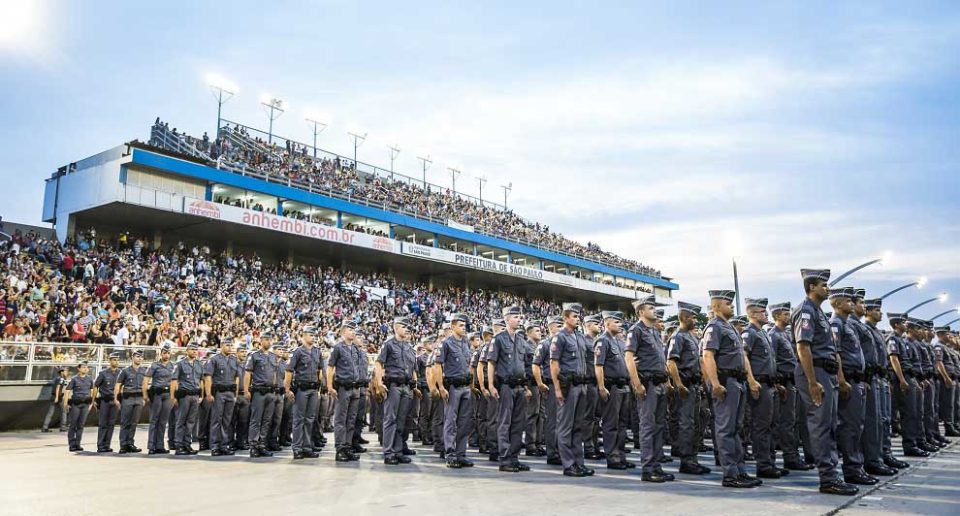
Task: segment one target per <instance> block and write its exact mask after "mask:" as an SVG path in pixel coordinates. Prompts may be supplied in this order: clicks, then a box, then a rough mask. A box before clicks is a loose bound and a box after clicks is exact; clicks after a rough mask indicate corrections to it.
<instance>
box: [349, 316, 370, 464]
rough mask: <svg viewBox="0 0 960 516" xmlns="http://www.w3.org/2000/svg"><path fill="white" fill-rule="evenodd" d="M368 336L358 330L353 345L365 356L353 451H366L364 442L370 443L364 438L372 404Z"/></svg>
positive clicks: (359, 370) (361, 373) (360, 370)
mask: <svg viewBox="0 0 960 516" xmlns="http://www.w3.org/2000/svg"><path fill="white" fill-rule="evenodd" d="M365 338H366V336H365V335H364V334H363V333H362V332H360V331H358V332H357V336H356V338H355V339H353V346H354V347H355V348H356V352H357V353H359V354H360V356H361V357H363V365H362V366H361V367H359V369H358V373H359V375H358V377H357V384H358V385H360V402H359V404H358V405H357V420H356V422H355V423H354V428H353V436H352V441H351V442H352V443H353V450H352V451H353V453H355V454H357V453H366V452H367V449H366V448H364V447H363V445H364V444H370V442H369V441H367V440H366V439H364V438H363V429H364V426H365V424H366V421H367V409H368V407H369V406H370V403H369V402H368V400H369V397H370V395H371V394H370V389H369V387H370V371H369V368H370V360H369V358H368V357H367V348H366V345H365V343H364V339H365Z"/></svg>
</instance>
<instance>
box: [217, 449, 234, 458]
mask: <svg viewBox="0 0 960 516" xmlns="http://www.w3.org/2000/svg"><path fill="white" fill-rule="evenodd" d="M221 451H222V452H223V454H224V455H226V456H228V457H229V456H231V455H236V454H237V452H235V451H233V450H231V449H230V448H224V449H223V450H221Z"/></svg>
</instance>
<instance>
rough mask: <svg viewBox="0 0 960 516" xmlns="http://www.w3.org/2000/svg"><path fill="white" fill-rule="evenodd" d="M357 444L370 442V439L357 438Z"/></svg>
mask: <svg viewBox="0 0 960 516" xmlns="http://www.w3.org/2000/svg"><path fill="white" fill-rule="evenodd" d="M357 444H370V441H368V440H366V439H364V438H363V437H361V438H359V439H357Z"/></svg>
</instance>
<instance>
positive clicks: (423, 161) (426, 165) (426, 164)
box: [417, 154, 433, 190]
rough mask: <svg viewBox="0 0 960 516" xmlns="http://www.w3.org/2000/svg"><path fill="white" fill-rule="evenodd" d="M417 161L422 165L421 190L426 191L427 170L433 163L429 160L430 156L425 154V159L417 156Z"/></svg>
mask: <svg viewBox="0 0 960 516" xmlns="http://www.w3.org/2000/svg"><path fill="white" fill-rule="evenodd" d="M417 159H418V160H420V163H421V164H423V189H424V190H426V189H427V169H428V168H430V165H432V164H433V161H431V160H430V155H429V154H427V157H426V158H424V157H421V156H417Z"/></svg>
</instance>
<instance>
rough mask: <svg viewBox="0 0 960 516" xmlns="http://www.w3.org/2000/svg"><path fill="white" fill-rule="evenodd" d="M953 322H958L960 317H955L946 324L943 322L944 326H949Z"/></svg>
mask: <svg viewBox="0 0 960 516" xmlns="http://www.w3.org/2000/svg"><path fill="white" fill-rule="evenodd" d="M955 322H960V317H958V318H956V319H954V320H952V321H950V322H948V323H947V324H944V326H950V325H951V324H953V323H955Z"/></svg>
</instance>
